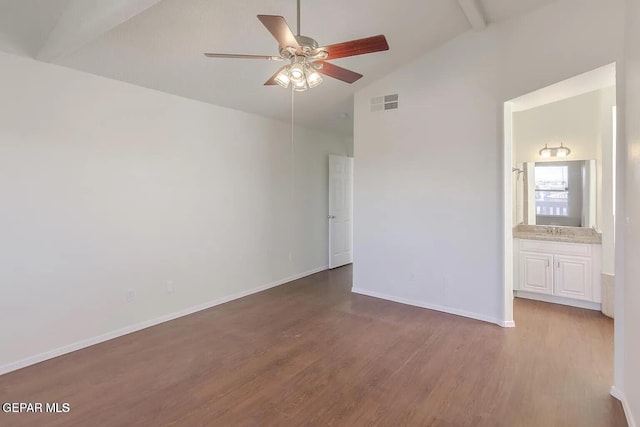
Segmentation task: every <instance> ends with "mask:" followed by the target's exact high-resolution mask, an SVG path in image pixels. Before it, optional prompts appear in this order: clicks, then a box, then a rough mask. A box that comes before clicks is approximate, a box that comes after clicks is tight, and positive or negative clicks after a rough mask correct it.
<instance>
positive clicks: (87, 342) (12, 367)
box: [0, 265, 329, 375]
mask: <svg viewBox="0 0 640 427" xmlns="http://www.w3.org/2000/svg"><path fill="white" fill-rule="evenodd" d="M328 268H329V266H326V265H325V266H322V267H318V268H314V269H313V270H309V271H305V272H303V273H299V274H295V275H293V276H290V277H287V278H285V279H281V280H278V281H275V282H272V283H268V284H266V285H262V286H258V287H255V288H252V289H248V290H246V291H242V292H238V293H236V294H232V295H228V296H226V297H222V298H219V299H216V300H213V301H209V302H206V303H203V304H198V305H196V306H192V307H189V308H186V309H183V310H179V311H176V312H173V313H169V314H165V315H163V316H160V317H156V318H154V319H150V320H146V321H144V322H140V323H136V324H134V325H130V326H126V327H124V328H121V329H117V330H115V331H111V332H107V333H105V334H102V335H98V336H96V337H91V338H87V339H84V340H81V341H77V342H74V343H72V344H68V345H65V346H62V347H58V348H56V349H53V350H49V351H46V352H44V353H40V354H36V355H35V356H31V357H27V358H26V359H22V360H18V361H16V362H11V363H8V364H5V365H2V366H0V375H2V374H6V373H9V372H12V371H16V370H18V369H22V368H26V367H27V366H30V365H35V364H36V363H40V362H44V361H45V360H49V359H53V358H54V357H58V356H62V355H63V354H67V353H71V352H73V351H77V350H81V349H83V348H86V347H89V346H92V345H95V344H99V343H101V342H104V341H108V340H111V339H114V338H118V337H121V336H123V335H127V334H130V333H132V332H137V331H140V330H142V329H146V328H149V327H151V326H155V325H158V324H160V323H164V322H168V321H170V320H174V319H177V318H179V317H182V316H187V315H189V314H193V313H196V312H198V311H202V310H206V309H208V308H211V307H215V306H216V305H220V304H224V303H226V302H229V301H233V300H236V299H239V298H242V297H246V296H249V295H251V294H255V293H258V292H262V291H266V290H267V289H270V288H274V287H276V286H280V285H284V284H285V283H289V282H292V281H294V280H298V279H301V278H303V277H306V276H310V275H312V274H315V273H319V272H321V271H324V270H326V269H328Z"/></svg>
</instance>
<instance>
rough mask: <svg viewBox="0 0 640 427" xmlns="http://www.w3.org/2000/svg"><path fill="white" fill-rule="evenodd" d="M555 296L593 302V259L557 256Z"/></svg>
mask: <svg viewBox="0 0 640 427" xmlns="http://www.w3.org/2000/svg"><path fill="white" fill-rule="evenodd" d="M554 260H555V277H556V286H555V295H558V296H561V297H567V298H576V299H584V300H591V298H592V293H593V292H592V286H591V259H590V258H583V257H571V256H564V255H556V256H555V259H554Z"/></svg>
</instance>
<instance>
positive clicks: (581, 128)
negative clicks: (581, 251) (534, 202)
mask: <svg viewBox="0 0 640 427" xmlns="http://www.w3.org/2000/svg"><path fill="white" fill-rule="evenodd" d="M614 105H616V94H615V87H608V88H604V89H599V90H595V91H591V92H587V93H584V94H582V95H578V96H573V97H571V98H567V99H563V100H560V101H556V102H552V103H549V104H546V105H542V106H539V107H536V108H531V109H528V110H524V111H518V112H516V113H514V114H513V130H514V132H513V133H514V147H513V149H514V154H515V162H516V164H520V163H525V162H545V161H556V160H557V159H543V158H541V157H540V155H539V151H540V149H541V148H542V147H543V146H544V145H545V144H549V146H558V145H560V143H561V142H562V143H564V145H565V146H567V147H569V148H571V155H570V157H569V158H568V160H592V159H593V160H596V165H597V167H596V169H597V170H596V178H597V181H598V185H597V191H596V201H597V213H596V226H597V228H598V229H599V230H601V231H602V249H603V250H602V271H603V272H604V273H608V274H613V273H614V269H615V267H614V253H615V249H614V245H613V241H614V239H613V235H614V230H613V214H612V205H613V201H612V200H613V199H612V191H613V190H612V170H613V167H612V160H611V153H612V143H613V131H612V122H613V118H612V115H611V108H612V107H613V106H614ZM521 190H522V188H521V186H520V187H519V192H520V193H521V192H522V191H521ZM515 209H516V205H515V204H514V210H515ZM519 209H520V210H521V209H522V206H521V205H520V206H519Z"/></svg>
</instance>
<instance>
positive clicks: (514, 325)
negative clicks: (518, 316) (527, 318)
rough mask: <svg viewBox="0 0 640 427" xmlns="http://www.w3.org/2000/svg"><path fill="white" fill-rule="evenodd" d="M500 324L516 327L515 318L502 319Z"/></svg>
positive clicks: (506, 326)
mask: <svg viewBox="0 0 640 427" xmlns="http://www.w3.org/2000/svg"><path fill="white" fill-rule="evenodd" d="M500 326H502V327H503V328H515V327H516V322H515V320H503V321H502V322H501V323H500Z"/></svg>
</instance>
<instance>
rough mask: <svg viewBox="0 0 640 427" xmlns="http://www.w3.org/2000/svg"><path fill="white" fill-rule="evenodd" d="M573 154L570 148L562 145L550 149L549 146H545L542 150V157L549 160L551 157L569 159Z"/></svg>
mask: <svg viewBox="0 0 640 427" xmlns="http://www.w3.org/2000/svg"><path fill="white" fill-rule="evenodd" d="M569 154H571V149H570V148H569V147H565V146H564V145H562V143H560V146H559V147H548V146H547V144H544V148H542V149H541V150H540V157H542V158H549V157H567V156H569Z"/></svg>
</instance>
